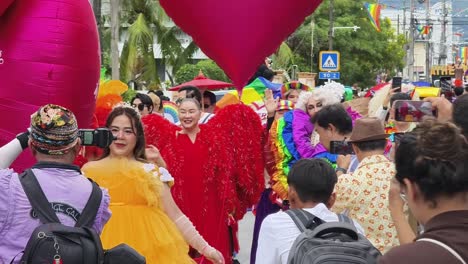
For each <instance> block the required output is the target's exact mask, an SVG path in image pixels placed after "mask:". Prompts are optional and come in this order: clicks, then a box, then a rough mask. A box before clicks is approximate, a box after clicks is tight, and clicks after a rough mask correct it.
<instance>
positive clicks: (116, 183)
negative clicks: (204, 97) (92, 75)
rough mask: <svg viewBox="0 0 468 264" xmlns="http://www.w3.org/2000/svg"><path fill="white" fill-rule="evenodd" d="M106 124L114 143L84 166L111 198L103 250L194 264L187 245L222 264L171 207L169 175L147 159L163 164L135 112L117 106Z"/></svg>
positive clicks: (167, 263)
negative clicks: (124, 247) (129, 250)
mask: <svg viewBox="0 0 468 264" xmlns="http://www.w3.org/2000/svg"><path fill="white" fill-rule="evenodd" d="M106 126H107V127H108V128H109V129H110V130H111V131H112V133H113V135H114V136H115V137H116V140H114V142H113V143H112V144H111V145H110V147H108V148H107V149H105V150H104V154H103V157H102V158H101V159H100V160H98V161H93V162H89V163H87V164H85V166H84V167H83V168H82V170H83V172H84V174H85V175H86V176H87V177H90V178H92V179H93V180H94V181H96V182H97V183H98V184H99V185H100V186H101V187H103V188H107V189H108V190H109V194H110V196H111V204H110V209H111V211H112V217H111V219H110V220H109V222H108V223H107V225H105V226H104V230H103V232H102V235H101V239H102V243H103V245H104V248H111V247H114V246H116V245H118V244H120V243H126V244H128V245H130V246H131V247H133V248H134V249H135V250H137V251H138V252H139V253H140V254H142V255H144V256H145V257H146V261H147V263H149V264H153V263H164V264H183V263H194V262H193V260H192V259H191V258H190V257H189V255H188V251H189V247H188V244H189V245H190V246H192V247H193V248H194V249H196V250H197V251H199V252H200V254H202V255H203V256H205V258H207V259H208V260H209V261H212V262H213V263H224V258H223V257H222V254H221V253H219V251H217V250H216V249H214V248H213V247H211V246H210V245H208V243H207V242H206V241H205V240H204V239H203V238H202V237H201V236H200V235H199V233H198V231H197V230H196V229H195V227H194V226H193V224H192V222H191V221H190V220H189V219H188V218H187V217H186V216H185V215H184V214H183V213H182V212H181V210H180V209H179V207H178V206H177V205H176V204H175V202H174V200H173V198H172V195H171V192H170V186H171V185H172V184H173V181H174V179H173V178H172V176H171V175H170V174H169V172H168V171H167V170H165V169H164V168H158V167H157V166H156V165H154V164H153V163H149V162H148V161H147V160H151V161H154V162H158V163H160V162H161V161H162V160H161V158H160V156H159V152H158V150H157V149H156V148H155V147H154V146H149V147H148V148H146V143H145V136H144V132H143V126H142V123H141V120H140V116H139V114H138V113H137V112H136V111H135V110H134V109H133V108H131V107H128V106H118V107H116V108H114V109H113V110H112V112H111V113H110V114H109V116H108V118H107V121H106ZM147 155H148V156H147ZM187 243H188V244H187Z"/></svg>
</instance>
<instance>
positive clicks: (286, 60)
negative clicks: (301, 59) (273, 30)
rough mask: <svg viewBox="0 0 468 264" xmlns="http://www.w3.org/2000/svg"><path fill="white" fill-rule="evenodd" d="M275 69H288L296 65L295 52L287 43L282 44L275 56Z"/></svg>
mask: <svg viewBox="0 0 468 264" xmlns="http://www.w3.org/2000/svg"><path fill="white" fill-rule="evenodd" d="M273 62H274V63H275V68H278V69H287V68H289V66H290V65H291V64H294V52H293V51H292V50H291V48H290V47H289V46H288V44H287V43H286V42H283V43H281V46H280V47H279V48H278V50H277V51H276V53H275V54H274V55H273Z"/></svg>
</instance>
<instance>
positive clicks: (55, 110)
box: [0, 104, 111, 263]
mask: <svg viewBox="0 0 468 264" xmlns="http://www.w3.org/2000/svg"><path fill="white" fill-rule="evenodd" d="M28 134H29V135H28ZM80 143H81V142H80V139H79V137H78V125H77V121H76V118H75V116H74V114H73V113H72V112H71V111H69V110H68V109H66V108H64V107H61V106H58V105H52V104H48V105H45V106H43V107H41V108H39V110H38V111H37V112H36V113H34V114H33V115H32V116H31V126H30V133H29V132H26V133H23V134H20V135H19V136H18V137H17V138H16V139H14V140H12V141H11V142H10V143H8V144H7V145H5V146H3V147H2V148H0V160H1V161H0V236H1V237H2V239H1V240H0V263H10V262H11V261H12V260H13V259H15V261H14V262H13V263H19V260H20V259H21V256H22V251H23V250H24V248H25V246H26V244H27V242H28V240H29V238H30V236H31V234H32V232H33V230H34V229H35V228H36V227H37V226H39V225H41V222H40V221H39V219H38V218H37V217H34V216H35V215H34V214H32V212H31V211H32V206H31V205H30V203H29V201H28V198H27V196H26V194H25V192H24V190H23V188H22V186H21V183H20V181H19V177H18V175H19V174H18V173H17V172H14V171H13V170H11V169H7V168H6V167H8V166H9V165H10V163H11V162H13V161H14V159H15V158H16V157H17V156H18V155H19V154H20V153H21V151H22V149H24V148H26V147H27V146H29V147H30V149H31V151H32V153H33V155H34V157H35V158H36V160H37V163H36V165H34V166H33V167H32V171H33V172H34V174H35V175H36V177H37V180H38V182H39V184H40V185H41V188H42V190H43V191H44V193H45V195H46V197H47V199H48V200H49V202H50V203H54V205H55V206H54V207H53V208H54V210H55V212H56V214H57V216H58V218H59V220H60V222H61V223H62V224H64V225H67V226H74V225H75V222H76V221H77V219H76V218H77V217H76V215H77V213H81V212H82V211H83V209H84V207H85V205H86V203H87V201H88V199H89V197H90V195H91V189H92V185H91V182H90V181H89V180H88V179H87V178H86V177H85V176H84V175H82V174H81V172H80V169H79V167H77V166H75V165H73V161H74V159H75V157H76V155H77V154H78V152H79V150H80ZM101 190H102V194H103V195H102V201H101V205H100V207H99V210H98V213H97V215H96V219H95V221H94V225H93V228H94V229H95V230H96V231H97V232H98V233H101V231H102V229H103V227H104V225H105V224H106V223H107V221H108V220H109V218H110V216H111V212H110V210H109V201H110V197H109V194H108V192H107V190H105V189H101ZM65 208H66V209H65Z"/></svg>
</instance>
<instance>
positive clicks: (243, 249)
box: [237, 212, 255, 264]
mask: <svg viewBox="0 0 468 264" xmlns="http://www.w3.org/2000/svg"><path fill="white" fill-rule="evenodd" d="M254 223H255V216H254V215H253V214H252V212H248V213H247V214H245V216H244V219H242V220H241V221H240V222H239V243H240V252H239V255H238V256H237V260H239V262H240V263H241V264H249V263H250V247H251V246H252V234H253V228H254Z"/></svg>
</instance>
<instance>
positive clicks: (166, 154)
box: [142, 98, 264, 263]
mask: <svg viewBox="0 0 468 264" xmlns="http://www.w3.org/2000/svg"><path fill="white" fill-rule="evenodd" d="M201 113H202V112H201V107H200V103H199V102H198V101H197V100H195V99H191V98H187V99H184V100H183V101H182V102H181V104H180V106H179V119H180V127H177V126H175V125H173V124H171V123H169V122H167V121H166V120H164V119H163V118H161V117H159V116H156V115H148V116H146V117H144V118H143V119H142V121H143V123H144V124H145V135H146V138H147V142H148V144H153V145H155V146H157V147H158V148H159V150H160V152H161V155H162V157H163V158H164V160H165V161H166V163H167V166H168V170H169V171H170V173H171V174H172V175H173V177H174V178H175V185H174V186H173V188H172V193H173V196H174V199H175V201H176V203H177V204H178V206H179V207H180V208H181V210H182V211H183V212H184V213H185V214H186V215H187V217H189V219H190V220H191V221H192V222H193V224H194V225H195V227H196V228H197V230H198V231H199V232H200V234H201V235H202V236H203V237H204V238H205V239H206V240H207V241H208V243H210V244H211V245H212V246H214V247H215V248H217V249H218V250H219V251H221V253H223V255H224V257H225V259H226V263H232V261H231V259H232V253H233V251H237V250H238V243H237V239H236V231H237V221H238V220H240V219H242V217H243V215H244V214H245V212H246V209H247V208H248V207H251V206H252V205H253V204H255V203H256V202H257V201H258V198H259V196H260V194H261V192H262V190H263V186H264V178H263V166H264V162H263V158H262V143H263V142H262V140H263V128H262V125H261V123H260V120H259V118H258V115H257V114H256V113H255V112H254V111H253V110H251V109H250V108H249V107H247V106H245V105H242V104H239V105H232V106H228V107H225V108H224V109H223V110H221V111H220V112H218V113H217V114H216V116H215V117H213V119H212V120H210V122H209V123H207V124H204V125H199V124H198V121H199V119H200V116H201ZM192 256H193V257H194V258H195V259H196V260H198V261H200V262H201V261H202V259H200V258H198V257H199V256H197V255H196V253H194V254H193V255H192ZM205 263H206V262H205Z"/></svg>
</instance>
